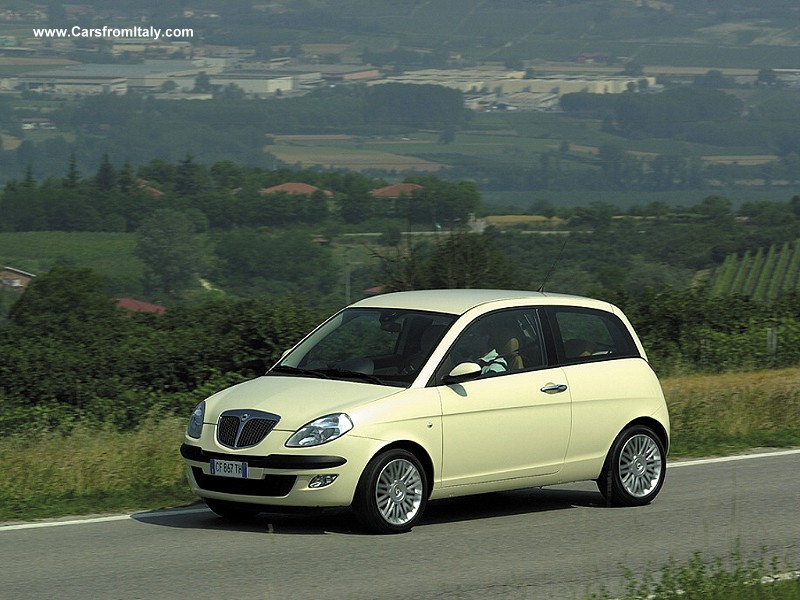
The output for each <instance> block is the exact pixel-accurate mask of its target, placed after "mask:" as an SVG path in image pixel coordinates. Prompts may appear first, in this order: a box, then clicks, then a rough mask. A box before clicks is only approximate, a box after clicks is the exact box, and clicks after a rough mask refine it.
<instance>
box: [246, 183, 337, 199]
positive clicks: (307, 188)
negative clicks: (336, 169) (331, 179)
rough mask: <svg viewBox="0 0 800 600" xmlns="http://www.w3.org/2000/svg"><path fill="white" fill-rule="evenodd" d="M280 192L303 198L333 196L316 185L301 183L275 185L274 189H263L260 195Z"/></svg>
mask: <svg viewBox="0 0 800 600" xmlns="http://www.w3.org/2000/svg"><path fill="white" fill-rule="evenodd" d="M278 192H283V193H285V194H299V195H303V196H311V195H312V194H314V193H316V192H322V193H323V194H325V196H326V197H328V198H330V197H331V196H333V192H330V191H328V190H322V189H320V188H318V187H317V186H314V185H309V184H307V183H299V182H287V183H281V184H280V185H273V186H272V187H268V188H262V189H261V190H259V193H260V194H265V195H266V194H275V193H278Z"/></svg>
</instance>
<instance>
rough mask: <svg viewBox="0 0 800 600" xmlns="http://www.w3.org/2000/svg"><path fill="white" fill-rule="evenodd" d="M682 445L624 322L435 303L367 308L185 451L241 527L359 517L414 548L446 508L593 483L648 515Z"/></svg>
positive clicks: (210, 402) (233, 403)
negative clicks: (276, 516)
mask: <svg viewBox="0 0 800 600" xmlns="http://www.w3.org/2000/svg"><path fill="white" fill-rule="evenodd" d="M668 447H669V416H668V412H667V407H666V404H665V402H664V395H663V393H662V390H661V386H660V384H659V381H658V379H657V377H656V375H655V373H654V372H653V369H652V368H651V367H650V365H649V363H648V362H647V358H646V355H645V351H644V348H643V347H642V344H641V342H640V340H639V338H638V337H637V336H636V334H635V332H634V330H633V328H632V327H631V324H630V323H629V322H628V320H627V319H626V317H625V315H624V314H623V313H622V312H621V311H620V309H619V308H617V307H615V306H613V305H611V304H609V303H607V302H603V301H600V300H594V299H590V298H581V297H576V296H568V295H560V294H552V293H539V292H526V291H498V290H425V291H412V292H397V293H390V294H384V295H379V296H375V297H371V298H367V299H365V300H361V301H360V302H356V303H355V304H353V305H351V306H348V307H347V308H345V309H343V310H341V311H340V312H338V313H337V314H335V315H333V316H332V317H330V318H329V319H328V320H326V321H325V322H324V323H322V324H321V325H319V326H318V327H317V328H316V329H315V330H313V331H312V332H311V333H309V334H308V335H307V336H306V337H305V338H304V339H302V340H301V341H300V342H299V343H298V344H297V345H295V346H294V347H293V348H291V349H290V350H289V351H287V352H286V353H285V354H284V355H283V357H282V358H281V360H279V361H278V362H277V363H276V364H275V365H274V366H273V367H272V368H271V369H270V370H269V371H268V372H267V373H266V374H264V375H263V376H261V377H258V378H256V379H253V380H250V381H247V382H245V383H242V384H239V385H236V386H233V387H231V388H228V389H225V390H222V391H221V392H218V393H217V394H214V395H213V396H211V397H209V398H207V399H206V400H204V401H202V402H201V403H200V404H199V405H198V406H197V408H196V409H195V411H194V413H193V414H192V415H191V418H190V420H189V425H188V427H187V430H186V435H185V440H184V443H183V445H182V446H181V454H182V456H183V458H184V460H185V462H186V465H187V475H188V480H189V483H190V485H191V487H192V489H193V491H194V492H195V493H196V494H197V495H199V496H200V497H201V498H203V499H204V500H205V502H206V503H207V504H208V506H209V507H210V508H211V509H212V510H213V511H214V512H216V513H217V514H219V515H221V516H223V517H236V518H241V517H243V516H248V515H255V514H257V513H258V512H261V511H271V512H280V511H281V510H288V509H289V507H308V508H312V507H314V508H321V507H352V509H353V510H354V512H355V514H356V516H357V517H358V519H359V520H360V521H361V523H362V524H363V525H364V526H365V527H366V528H367V529H368V530H371V531H374V532H379V533H400V532H404V531H408V530H410V529H411V528H412V527H413V526H414V525H416V524H417V523H419V521H420V519H421V517H422V515H423V511H424V509H425V506H426V503H427V502H428V501H429V500H433V499H438V498H450V497H456V496H463V495H467V494H477V493H483V492H492V491H500V490H512V489H518V488H526V487H538V486H546V485H553V484H560V483H565V482H573V481H580V480H595V481H596V482H597V485H598V488H599V491H600V493H601V494H602V495H603V496H604V497H605V499H606V500H607V502H608V503H609V504H612V505H624V506H634V505H642V504H646V503H649V502H650V501H651V500H653V499H654V498H655V497H656V495H657V494H658V493H659V491H660V490H661V487H662V484H663V482H664V476H665V473H666V466H667V465H666V459H667V451H668Z"/></svg>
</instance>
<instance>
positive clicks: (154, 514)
mask: <svg viewBox="0 0 800 600" xmlns="http://www.w3.org/2000/svg"><path fill="white" fill-rule="evenodd" d="M793 454H800V448H794V449H791V450H777V451H775V452H757V453H754V454H737V455H735V456H720V457H717V458H700V459H697V460H684V461H679V462H674V463H667V468H669V469H678V468H680V467H697V466H700V465H712V464H717V463H726V462H737V461H741V460H753V459H757V458H772V457H776V456H790V455H793ZM208 511H209V509H207V508H184V509H171V510H156V511H151V512H137V513H132V514H127V515H111V516H107V517H88V518H84V519H80V518H78V519H66V520H61V521H36V522H34V523H18V524H9V525H3V524H0V533H2V532H3V531H19V530H20V529H44V528H47V527H62V526H64V525H93V524H95V523H109V522H113V521H127V520H129V519H162V518H166V517H175V516H182V515H193V514H200V513H206V512H208Z"/></svg>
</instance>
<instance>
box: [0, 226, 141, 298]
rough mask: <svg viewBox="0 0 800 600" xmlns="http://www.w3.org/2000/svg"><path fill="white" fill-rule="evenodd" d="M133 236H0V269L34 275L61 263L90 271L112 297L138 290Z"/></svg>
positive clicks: (138, 270)
mask: <svg viewBox="0 0 800 600" xmlns="http://www.w3.org/2000/svg"><path fill="white" fill-rule="evenodd" d="M135 246H136V239H135V236H134V234H132V233H101V232H83V231H82V232H66V231H32V232H19V233H0V266H6V265H7V266H10V267H14V268H17V269H22V270H23V271H28V272H30V273H33V274H37V273H43V272H45V271H48V270H50V269H51V268H52V267H53V266H54V265H55V264H58V263H62V264H68V265H75V266H80V267H86V268H90V269H92V270H94V271H96V272H97V273H99V274H100V275H102V276H103V277H105V278H106V279H107V280H108V282H109V291H111V292H112V293H117V294H121V293H135V292H137V291H138V290H140V289H141V281H142V275H143V269H144V267H143V264H142V261H141V260H140V259H139V258H138V257H136V255H135V254H134V249H135Z"/></svg>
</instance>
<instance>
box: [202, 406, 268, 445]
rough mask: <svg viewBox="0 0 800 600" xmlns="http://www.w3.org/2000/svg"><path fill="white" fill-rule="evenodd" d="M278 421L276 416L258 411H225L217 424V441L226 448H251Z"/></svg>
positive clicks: (265, 435) (261, 439) (259, 441)
mask: <svg viewBox="0 0 800 600" xmlns="http://www.w3.org/2000/svg"><path fill="white" fill-rule="evenodd" d="M280 420H281V418H280V417H279V416H278V415H275V414H272V413H268V412H264V411H260V410H248V409H237V410H226V411H225V412H224V413H222V414H221V415H220V416H219V421H218V422H217V441H218V442H219V443H220V444H221V445H223V446H225V447H226V448H251V447H253V446H255V445H256V444H259V443H261V442H262V441H263V439H264V438H265V437H267V434H269V432H270V431H272V429H273V428H274V427H275V425H277V424H278V421H280Z"/></svg>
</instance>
